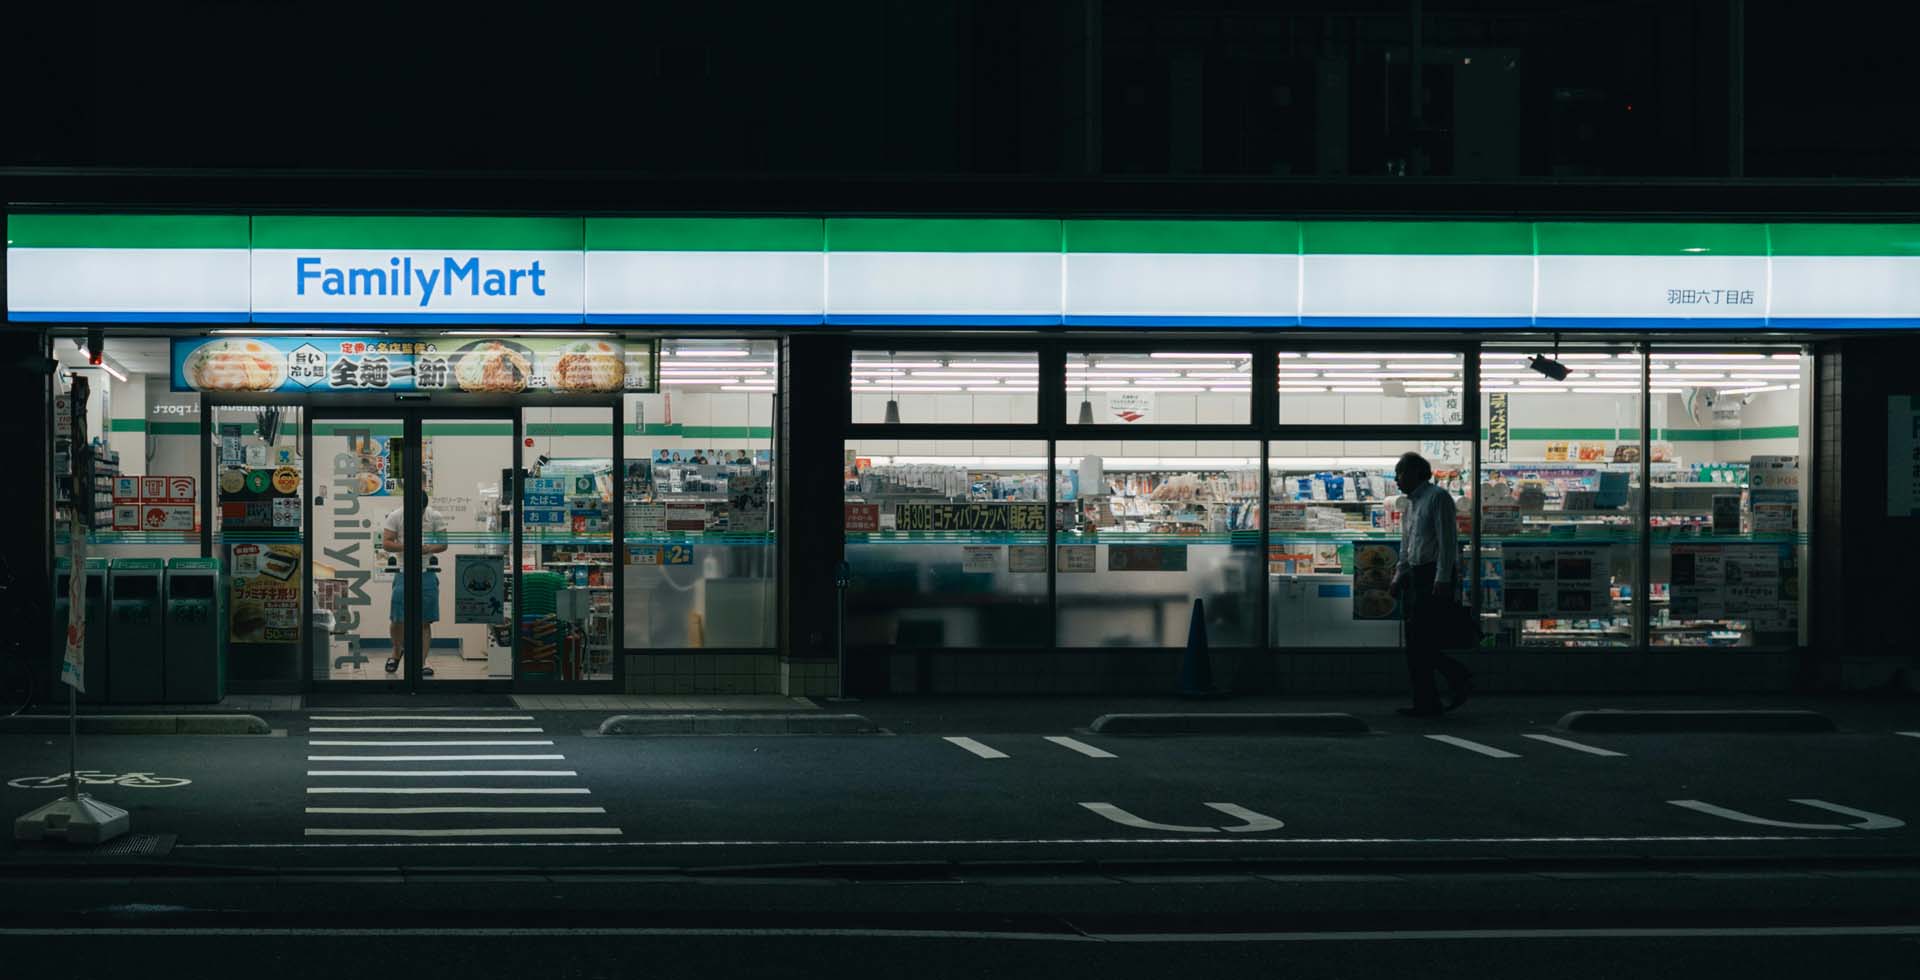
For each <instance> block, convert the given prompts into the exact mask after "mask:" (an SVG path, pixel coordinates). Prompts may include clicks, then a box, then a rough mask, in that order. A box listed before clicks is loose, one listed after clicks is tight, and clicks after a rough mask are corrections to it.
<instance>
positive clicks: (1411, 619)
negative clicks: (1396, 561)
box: [1400, 562, 1471, 710]
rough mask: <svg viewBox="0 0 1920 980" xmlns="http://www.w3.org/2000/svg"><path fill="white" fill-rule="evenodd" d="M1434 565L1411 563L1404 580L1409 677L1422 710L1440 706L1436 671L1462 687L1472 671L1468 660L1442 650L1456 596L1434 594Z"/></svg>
mask: <svg viewBox="0 0 1920 980" xmlns="http://www.w3.org/2000/svg"><path fill="white" fill-rule="evenodd" d="M1433 575H1434V566H1433V564H1432V563H1431V562H1429V563H1428V564H1425V565H1412V566H1409V567H1408V569H1407V575H1406V578H1405V579H1403V580H1402V581H1401V585H1402V586H1403V587H1404V588H1405V592H1403V593H1402V595H1401V600H1400V601H1401V602H1402V603H1403V604H1404V606H1405V609H1406V624H1407V678H1408V680H1409V681H1410V682H1411V683H1412V685H1413V706H1414V707H1415V708H1419V709H1421V710H1437V709H1438V708H1439V707H1440V691H1439V688H1438V686H1437V685H1436V684H1435V683H1434V679H1433V675H1434V672H1435V671H1438V672H1440V673H1442V674H1445V675H1447V687H1448V689H1449V690H1451V691H1455V692H1457V691H1459V690H1460V685H1461V684H1462V683H1464V682H1465V681H1466V679H1467V678H1468V677H1469V676H1470V675H1471V672H1470V671H1468V670H1467V667H1466V665H1465V664H1463V663H1461V662H1460V661H1458V660H1455V659H1453V658H1452V657H1449V656H1447V655H1446V654H1444V653H1442V652H1440V648H1441V645H1442V644H1443V643H1445V642H1446V624H1447V614H1448V613H1450V612H1453V611H1454V610H1453V609H1452V608H1451V607H1452V606H1453V605H1454V602H1453V598H1452V596H1451V595H1448V596H1447V597H1445V598H1441V597H1439V596H1436V595H1434V594H1433Z"/></svg>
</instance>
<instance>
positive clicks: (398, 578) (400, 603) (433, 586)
mask: <svg viewBox="0 0 1920 980" xmlns="http://www.w3.org/2000/svg"><path fill="white" fill-rule="evenodd" d="M420 606H421V609H420V613H421V616H420V618H421V619H423V620H425V621H427V622H429V623H437V622H439V621H440V573H439V572H437V571H429V572H427V576H426V578H423V579H421V580H420ZM406 616H407V573H405V572H394V573H393V598H392V599H391V600H390V601H389V602H388V603H387V619H388V620H390V621H392V622H395V623H399V622H403V621H405V619H406Z"/></svg>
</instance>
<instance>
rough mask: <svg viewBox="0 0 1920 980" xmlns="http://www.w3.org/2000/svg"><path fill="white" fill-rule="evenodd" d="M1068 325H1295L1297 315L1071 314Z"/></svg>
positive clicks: (1297, 324)
mask: <svg viewBox="0 0 1920 980" xmlns="http://www.w3.org/2000/svg"><path fill="white" fill-rule="evenodd" d="M1066 323H1067V326H1069V327H1297V326H1299V325H1300V318H1299V317H1297V316H1206V315H1204V314H1195V315H1193V316H1115V315H1106V314H1100V315H1088V316H1080V315H1072V316H1068V317H1066Z"/></svg>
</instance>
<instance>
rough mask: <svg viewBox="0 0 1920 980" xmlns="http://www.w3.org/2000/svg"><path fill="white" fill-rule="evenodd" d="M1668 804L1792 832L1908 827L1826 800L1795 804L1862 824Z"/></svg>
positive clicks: (1697, 802) (1693, 803)
mask: <svg viewBox="0 0 1920 980" xmlns="http://www.w3.org/2000/svg"><path fill="white" fill-rule="evenodd" d="M1667 802H1668V803H1671V804H1673V805H1674V806H1677V807H1685V808H1686V809H1689V810H1693V811H1696V812H1699V813H1706V814H1711V815H1713V816H1716V817H1725V818H1727V819H1728V820H1738V821H1740V822H1741V823H1751V824H1759V825H1760V826H1762V827H1785V828H1787V829H1790V830H1895V829H1898V828H1900V827H1905V826H1906V825H1907V822H1906V821H1905V820H1901V819H1899V818H1898V817H1889V816H1886V815H1885V814H1880V813H1873V812H1871V811H1868V810H1856V809H1854V808H1853V807H1850V806H1841V805H1840V804H1838V803H1828V802H1827V801H1826V800H1810V799H1795V800H1793V802H1795V803H1798V804H1800V805H1801V806H1810V807H1814V808H1815V809H1820V810H1826V811H1829V812H1831V813H1838V814H1842V815H1844V816H1849V817H1857V818H1859V820H1860V822H1859V823H1796V822H1794V821H1791V820H1773V819H1770V818H1767V817H1756V816H1754V815H1753V814H1751V813H1742V812H1740V811H1739V810H1729V809H1727V808H1726V807H1723V806H1714V805H1713V804H1711V803H1705V802H1702V801H1700V800H1668V801H1667Z"/></svg>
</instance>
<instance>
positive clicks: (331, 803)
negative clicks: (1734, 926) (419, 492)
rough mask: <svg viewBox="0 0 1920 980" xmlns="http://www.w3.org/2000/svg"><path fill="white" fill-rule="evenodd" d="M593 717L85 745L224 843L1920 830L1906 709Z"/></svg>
mask: <svg viewBox="0 0 1920 980" xmlns="http://www.w3.org/2000/svg"><path fill="white" fill-rule="evenodd" d="M598 718H599V716H598V715H586V714H580V713H557V712H522V711H486V710H477V709H468V710H457V709H456V710H448V711H439V712H424V713H421V712H415V713H405V712H397V711H390V710H387V711H383V710H378V709H373V710H365V711H325V710H320V709H316V710H314V711H311V712H307V713H304V714H299V715H287V716H281V717H278V718H276V719H274V721H275V723H276V725H284V726H285V727H286V734H285V735H284V736H279V737H202V736H169V737H144V738H142V737H134V736H88V737H84V738H83V740H82V752H83V756H82V761H81V765H82V768H83V769H90V770H95V771H99V772H103V773H107V774H115V775H120V774H127V773H144V774H149V775H148V776H144V777H137V778H135V779H134V780H133V782H134V783H138V784H139V785H132V784H110V785H100V786H96V787H93V788H92V791H93V792H94V793H95V795H96V796H98V797H100V798H102V799H104V800H107V801H109V802H112V803H115V804H117V805H120V806H123V807H126V808H127V809H129V810H130V811H131V812H132V814H133V820H134V828H135V831H136V832H138V833H144V834H171V835H175V836H174V839H173V843H172V850H171V853H170V854H168V855H167V857H166V860H167V861H168V862H170V863H176V864H182V863H184V864H194V865H221V866H232V867H295V866H298V867H329V868H331V867H342V866H363V867H389V866H394V865H396V864H406V865H410V866H423V865H434V864H439V865H458V866H471V865H476V864H482V865H510V866H516V867H560V866H577V867H638V866H645V867H676V868H697V867H717V866H741V865H756V866H772V865H851V864H871V863H875V862H902V861H907V862H955V861H961V862H981V861H1055V862H1059V861H1067V862H1074V861H1080V862H1084V861H1103V862H1129V861H1166V860H1178V861H1213V862H1220V861H1266V862H1285V861H1299V860H1318V861H1324V860H1361V861H1364V860H1382V859H1386V860H1409V859H1416V858H1419V859H1467V858H1475V859H1478V858H1493V857H1497V858H1508V859H1520V858H1526V859H1553V860H1562V859H1576V858H1581V859H1600V858H1618V857H1633V856H1653V857H1665V858H1677V857H1699V856H1740V857H1749V858H1775V857H1793V858H1808V857H1815V856H1819V857H1831V858H1863V857H1896V856H1909V857H1912V856H1920V829H1916V827H1915V826H1913V825H1912V824H1913V822H1915V821H1920V780H1914V779H1911V778H1904V777H1903V776H1901V775H1900V774H1903V773H1911V772H1912V771H1913V769H1914V766H1916V765H1920V738H1915V737H1909V736H1904V735H1901V734H1899V733H1898V731H1896V730H1891V729H1888V730H1879V731H1873V730H1850V731H1847V732H1844V733H1840V734H1825V735H1703V734H1695V735H1592V734H1580V735H1569V734H1567V733H1564V732H1559V733H1556V732H1553V731H1551V730H1549V729H1545V728H1541V727H1538V726H1520V725H1515V726H1513V727H1512V729H1511V730H1506V729H1501V728H1498V727H1496V726H1493V725H1490V724H1487V723H1481V724H1479V725H1477V726H1475V727H1472V728H1461V727H1457V726H1456V727H1452V728H1447V729H1440V730H1429V728H1425V727H1421V726H1418V725H1413V726H1409V727H1406V728H1402V729H1399V730H1396V731H1392V732H1388V733H1385V734H1374V735H1365V736H1342V737H1304V736H1296V737H1182V738H1141V737H1134V738H1126V737H1105V736H1100V735H1091V734H1087V733H1085V732H1075V731H1072V730H1061V731H1059V732H1057V733H1044V732H1025V733H1015V734H1005V733H998V734H995V733H983V734H981V735H980V736H978V737H973V736H964V735H950V736H941V735H879V736H842V737H807V736H716V737H653V738H644V737H597V736H590V735H587V734H585V732H586V731H587V730H589V729H590V728H591V726H592V725H593V723H595V722H597V720H598ZM1434 727H1435V728H1437V727H1438V726H1434ZM1530 729H1531V730H1530ZM65 769H66V747H65V744H64V740H63V739H60V738H57V737H50V736H23V735H7V736H0V776H4V779H5V781H6V784H5V786H4V788H0V808H4V809H5V810H6V811H7V812H8V813H10V814H19V813H24V812H26V811H28V810H30V809H31V808H32V807H33V806H34V805H36V804H37V803H39V802H41V801H44V800H45V799H48V798H50V797H52V796H53V795H54V794H56V793H57V792H58V790H57V788H54V787H52V786H36V785H34V784H33V782H32V780H33V779H34V777H50V776H56V775H58V774H60V773H63V772H64V771H65ZM101 778H104V777H101ZM178 780H188V781H189V782H186V783H184V784H180V785H148V784H153V783H161V784H164V783H172V782H174V781H178ZM1676 801H1690V802H1676ZM1796 801H1812V802H1796ZM4 846H5V850H4V851H0V864H6V863H12V864H15V865H20V864H31V863H39V862H43V861H65V860H91V859H85V858H81V859H74V858H71V857H70V856H69V853H68V852H69V849H66V848H63V847H60V846H58V845H15V844H13V843H11V842H9V843H8V844H6V845H4Z"/></svg>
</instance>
